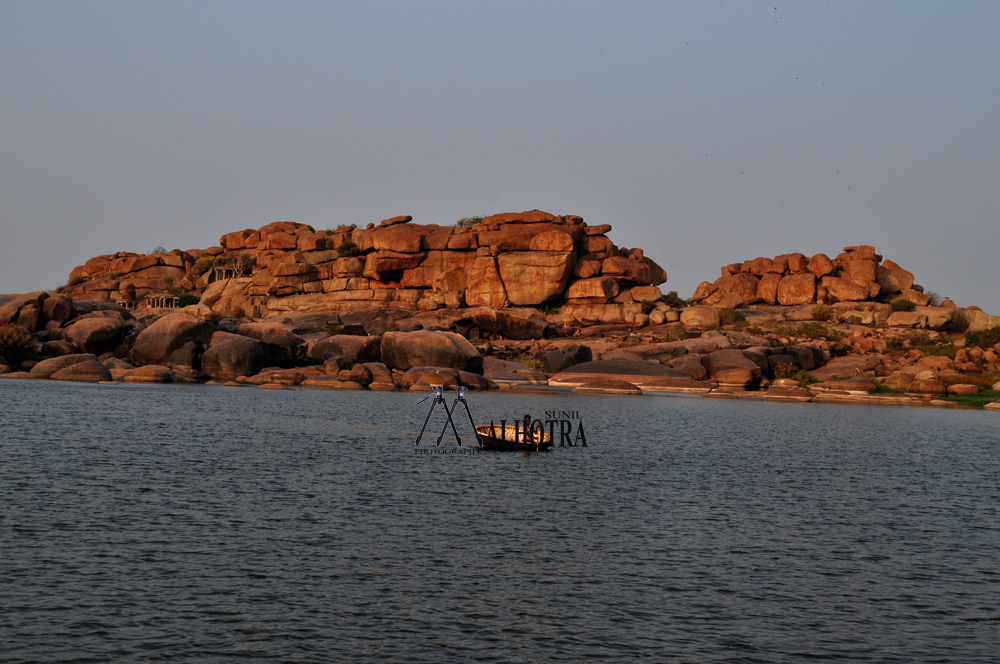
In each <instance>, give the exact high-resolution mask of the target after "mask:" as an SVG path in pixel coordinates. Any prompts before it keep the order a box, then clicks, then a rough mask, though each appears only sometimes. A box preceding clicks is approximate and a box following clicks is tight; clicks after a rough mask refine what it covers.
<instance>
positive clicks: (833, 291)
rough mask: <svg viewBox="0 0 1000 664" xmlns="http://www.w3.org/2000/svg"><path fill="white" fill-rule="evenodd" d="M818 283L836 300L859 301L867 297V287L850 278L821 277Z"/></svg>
mask: <svg viewBox="0 0 1000 664" xmlns="http://www.w3.org/2000/svg"><path fill="white" fill-rule="evenodd" d="M820 285H821V286H822V287H823V288H825V289H826V291H827V293H829V295H830V297H832V298H833V299H834V300H837V301H838V302H860V301H861V300H867V299H868V297H869V295H868V288H867V287H866V286H865V285H864V284H862V283H858V282H856V281H854V280H852V279H842V278H841V277H823V279H822V281H820Z"/></svg>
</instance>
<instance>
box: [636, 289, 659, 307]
mask: <svg viewBox="0 0 1000 664" xmlns="http://www.w3.org/2000/svg"><path fill="white" fill-rule="evenodd" d="M629 293H631V295H632V300H633V301H634V302H642V303H644V304H652V303H653V302H659V301H660V298H662V297H663V293H661V292H660V289H659V288H657V287H656V286H633V287H632V288H630V289H629Z"/></svg>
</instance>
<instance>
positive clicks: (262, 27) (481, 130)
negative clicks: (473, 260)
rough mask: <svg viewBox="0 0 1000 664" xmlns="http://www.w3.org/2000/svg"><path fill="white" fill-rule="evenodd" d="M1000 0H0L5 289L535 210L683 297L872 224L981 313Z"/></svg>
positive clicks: (992, 237) (999, 175)
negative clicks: (242, 234)
mask: <svg viewBox="0 0 1000 664" xmlns="http://www.w3.org/2000/svg"><path fill="white" fill-rule="evenodd" d="M998 34H1000V3H996V2H981V3H977V2H961V3H940V2H939V3H929V2H879V3H871V2H867V3H866V2H845V1H842V0H837V1H836V2H829V3H822V2H808V3H792V4H788V3H784V2H781V3H778V2H774V1H773V0H772V2H770V3H760V2H755V3H750V2H736V3H733V2H721V3H718V2H716V3H710V2H648V3H646V2H584V1H581V0H574V1H573V2H514V1H509V0H508V1H503V2H488V1H477V2H433V1H421V2H402V1H396V2H378V1H371V0H368V1H366V2H363V3H358V2H344V3H338V2H316V3H310V2H294V3H288V2H273V3H254V2H248V1H241V2H233V3H229V2H203V1H199V2H180V1H171V2H135V1H132V2H82V1H81V2H73V3H50V2H8V1H6V0H0V292H26V291H32V290H39V289H51V288H54V287H56V286H58V285H60V284H63V283H65V282H66V280H67V278H68V275H69V273H70V271H71V270H72V269H73V268H74V267H75V266H77V265H81V264H83V263H84V262H85V261H86V260H87V259H88V258H90V257H92V256H95V255H99V254H108V253H113V252H115V251H134V252H140V253H144V252H149V251H152V249H153V248H154V247H157V246H162V247H166V248H167V249H173V248H181V249H188V248H204V247H208V246H212V245H215V244H218V242H219V237H220V236H221V235H223V234H224V233H227V232H230V231H234V230H241V229H244V228H258V227H260V226H263V225H264V224H267V223H270V222H272V221H277V220H291V221H297V222H300V223H307V224H311V225H313V226H315V227H316V228H318V229H323V228H330V227H335V226H337V225H339V224H350V223H357V224H359V225H362V226H364V225H366V224H368V223H369V222H376V223H377V222H378V221H380V220H382V219H385V218H388V217H392V216H396V215H401V214H409V215H412V216H413V217H414V221H415V222H417V223H437V224H452V223H454V222H455V221H456V220H458V219H460V218H462V217H466V216H470V215H484V214H494V213H499V212H509V211H521V210H529V209H534V208H538V209H542V210H546V211H549V212H552V213H553V214H560V213H561V214H577V215H580V216H582V217H583V218H584V219H585V220H586V221H587V223H589V224H595V225H596V224H603V223H608V224H611V225H612V226H613V230H612V231H611V234H610V235H611V238H612V240H613V241H614V242H615V243H616V244H617V245H619V246H623V247H629V248H631V247H636V246H639V247H642V248H643V249H644V251H645V254H646V255H647V256H649V257H651V258H653V259H654V260H655V261H657V262H658V263H659V264H660V265H662V266H663V267H664V268H665V269H666V271H667V273H668V275H669V280H668V282H667V283H666V284H664V285H663V286H661V288H662V289H663V290H664V291H668V290H676V291H677V292H678V293H679V294H680V295H681V296H682V297H689V296H690V295H691V294H692V293H693V292H694V289H695V288H696V287H697V285H698V284H699V283H700V282H701V281H705V280H707V281H714V280H715V279H716V278H718V277H719V274H720V273H719V267H720V266H722V265H725V264H728V263H733V262H740V261H743V260H746V259H752V258H755V257H757V256H768V257H773V256H775V255H778V254H783V253H791V252H801V253H804V254H806V255H812V254H815V253H819V252H822V253H826V254H828V255H829V256H831V257H833V256H835V255H836V254H837V253H839V252H840V251H841V249H842V247H844V246H848V245H857V244H869V245H874V246H875V247H876V249H877V251H878V252H879V253H881V254H883V255H884V256H885V257H886V258H889V259H892V260H894V261H895V262H897V263H899V264H900V265H901V266H903V267H904V268H906V269H908V270H910V271H911V272H913V273H914V274H915V275H916V281H917V283H919V284H921V285H923V286H924V288H925V289H926V290H928V291H934V292H936V293H938V294H940V295H941V296H944V297H951V298H952V299H954V300H955V301H956V302H957V303H958V304H959V305H960V306H968V305H973V304H975V305H978V306H980V307H982V308H983V309H985V310H986V311H988V312H991V313H995V314H1000V277H998V276H997V259H998V257H1000V71H998V69H1000V39H998V38H997V35H998Z"/></svg>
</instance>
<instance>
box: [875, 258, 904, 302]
mask: <svg viewBox="0 0 1000 664" xmlns="http://www.w3.org/2000/svg"><path fill="white" fill-rule="evenodd" d="M875 281H876V282H878V285H879V286H880V287H881V288H882V292H883V293H886V294H889V295H892V294H894V293H900V292H902V291H905V290H909V289H910V288H912V287H913V273H912V272H907V271H906V270H904V269H903V268H901V267H899V266H898V265H896V264H895V263H893V262H892V261H883V262H882V264H881V265H879V266H878V267H877V268H876V270H875Z"/></svg>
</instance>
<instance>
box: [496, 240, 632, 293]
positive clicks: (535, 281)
mask: <svg viewBox="0 0 1000 664" xmlns="http://www.w3.org/2000/svg"><path fill="white" fill-rule="evenodd" d="M497 262H498V264H499V267H500V278H501V279H503V283H504V286H505V288H506V290H507V297H508V299H509V300H510V303H511V304H514V305H520V306H531V305H536V304H542V303H543V302H547V301H549V300H552V299H555V298H558V297H561V296H562V294H563V291H564V290H566V283H567V282H568V281H569V277H570V274H572V272H573V265H574V263H575V262H576V256H575V254H574V253H573V252H565V251H513V252H509V253H505V254H501V255H500V256H499V258H498V259H497ZM647 271H648V268H647Z"/></svg>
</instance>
